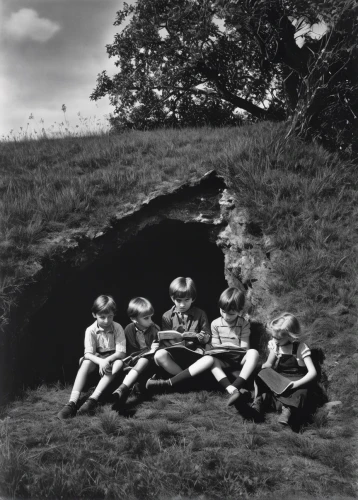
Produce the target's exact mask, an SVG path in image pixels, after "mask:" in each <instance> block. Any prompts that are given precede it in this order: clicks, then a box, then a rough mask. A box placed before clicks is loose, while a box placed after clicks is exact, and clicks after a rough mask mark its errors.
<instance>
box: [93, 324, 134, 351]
mask: <svg viewBox="0 0 358 500" xmlns="http://www.w3.org/2000/svg"><path fill="white" fill-rule="evenodd" d="M108 351H115V352H124V353H125V352H126V338H125V336H124V330H123V328H122V327H121V325H120V324H119V323H116V322H115V321H113V323H112V328H111V329H110V330H109V331H104V330H103V328H99V327H98V325H97V321H95V322H94V323H93V324H92V325H91V326H89V327H88V328H87V329H86V333H85V354H86V353H89V354H96V353H97V352H98V353H105V352H108Z"/></svg>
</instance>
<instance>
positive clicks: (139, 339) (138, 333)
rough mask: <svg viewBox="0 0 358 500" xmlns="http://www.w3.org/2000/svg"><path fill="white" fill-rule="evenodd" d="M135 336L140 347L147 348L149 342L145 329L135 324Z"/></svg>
mask: <svg viewBox="0 0 358 500" xmlns="http://www.w3.org/2000/svg"><path fill="white" fill-rule="evenodd" d="M135 336H136V340H137V342H138V345H139V348H140V349H145V348H146V347H147V343H146V341H145V337H144V331H143V330H140V329H139V328H137V327H136V326H135Z"/></svg>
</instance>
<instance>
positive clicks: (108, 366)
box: [57, 295, 126, 420]
mask: <svg viewBox="0 0 358 500" xmlns="http://www.w3.org/2000/svg"><path fill="white" fill-rule="evenodd" d="M116 310H117V306H116V303H115V302H114V300H113V298H112V297H111V296H109V295H100V296H99V297H97V299H96V300H95V301H94V303H93V306H92V316H93V317H94V318H96V321H95V322H94V323H93V324H92V325H91V326H89V327H88V328H87V330H86V333H85V353H84V357H83V358H81V360H80V368H79V370H78V372H77V376H76V379H75V383H74V385H73V389H72V392H71V396H70V400H69V402H68V403H67V404H66V405H65V406H64V407H63V408H62V410H61V411H60V412H59V413H58V414H57V417H58V418H60V419H61V420H62V419H67V418H70V417H74V416H75V415H76V413H77V404H78V401H79V399H80V395H81V392H82V390H83V388H84V386H85V384H86V382H87V380H88V376H89V375H90V373H92V372H93V371H94V370H95V369H96V366H98V368H99V374H100V375H101V380H100V381H99V383H98V385H97V387H96V389H95V391H94V393H93V394H92V395H91V397H90V398H88V399H87V401H86V402H85V403H84V404H83V405H82V406H81V408H80V409H79V411H78V414H81V415H84V414H92V413H93V412H94V410H95V408H96V406H97V403H98V399H99V397H100V395H101V394H102V392H103V391H104V390H105V389H106V388H107V387H108V386H109V384H110V383H111V382H112V380H113V379H114V378H115V376H116V375H117V374H118V373H119V372H120V371H121V370H122V368H123V362H122V361H121V359H123V358H124V357H125V354H126V339H125V336H124V331H123V328H122V327H121V325H120V324H119V323H115V322H114V321H113V317H114V315H115V313H116Z"/></svg>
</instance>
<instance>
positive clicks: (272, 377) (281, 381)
mask: <svg viewBox="0 0 358 500" xmlns="http://www.w3.org/2000/svg"><path fill="white" fill-rule="evenodd" d="M258 377H260V379H261V380H262V381H263V382H265V384H266V385H267V387H268V388H269V389H271V391H272V392H274V393H275V394H277V395H278V396H280V395H281V394H283V393H284V392H285V391H287V389H289V388H290V387H291V386H292V385H293V382H292V380H290V379H288V378H286V377H284V376H283V375H281V374H280V373H277V372H275V370H273V369H272V368H264V369H263V370H261V371H260V372H259V374H258Z"/></svg>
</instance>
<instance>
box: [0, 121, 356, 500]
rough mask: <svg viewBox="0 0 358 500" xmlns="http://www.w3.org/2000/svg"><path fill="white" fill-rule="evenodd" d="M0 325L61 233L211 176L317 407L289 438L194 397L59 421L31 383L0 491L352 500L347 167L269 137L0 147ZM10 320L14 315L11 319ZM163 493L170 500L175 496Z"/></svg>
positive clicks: (48, 395)
mask: <svg viewBox="0 0 358 500" xmlns="http://www.w3.org/2000/svg"><path fill="white" fill-rule="evenodd" d="M0 159H1V171H2V178H1V186H0V189H1V192H2V199H1V204H2V209H1V211H0V214H1V216H0V217H1V219H0V228H1V232H2V238H1V266H2V267H1V273H0V278H1V286H0V294H1V297H0V298H1V299H2V309H3V310H2V317H3V324H4V325H6V319H7V318H8V313H9V310H10V309H11V308H13V309H14V308H16V305H15V304H16V300H17V298H18V296H19V294H20V293H21V287H22V284H23V283H24V282H26V276H27V273H28V272H29V270H30V269H32V266H33V265H34V263H36V262H37V261H41V259H42V258H43V257H44V256H48V255H51V252H56V248H57V246H58V244H59V243H58V242H59V241H60V238H59V237H61V236H64V235H66V234H67V235H69V237H70V236H71V235H72V234H79V233H86V232H87V231H89V230H90V231H97V230H98V231H99V230H101V228H102V227H103V226H104V225H105V224H106V223H107V222H108V221H109V220H110V218H111V217H112V216H113V214H114V213H116V212H125V211H126V210H128V209H129V208H130V207H131V206H132V205H133V204H134V203H135V202H136V201H138V200H142V199H144V198H145V197H146V196H147V195H148V194H149V193H151V192H152V191H153V190H159V191H161V192H165V190H166V189H167V188H168V187H169V186H172V185H173V183H175V182H178V183H181V182H184V181H185V180H187V179H189V178H192V177H193V176H199V175H201V174H203V173H205V172H206V171H207V170H209V169H212V168H215V169H216V170H217V171H219V172H220V173H221V174H222V175H223V176H224V177H225V180H226V182H227V184H228V186H229V187H230V188H231V190H232V192H233V193H234V194H235V196H236V198H237V201H236V203H237V204H238V205H239V206H241V207H243V208H245V209H247V210H248V213H249V215H250V219H251V227H252V230H253V231H255V234H256V235H258V236H260V237H261V239H262V245H263V247H264V248H265V250H266V252H267V255H270V256H271V257H272V258H271V264H272V272H271V280H270V283H269V286H270V292H271V294H272V295H273V296H275V297H276V299H277V303H278V304H279V306H278V310H279V311H283V310H289V311H292V312H293V313H295V314H297V316H298V317H299V318H300V320H301V322H302V324H303V327H304V329H305V330H306V331H307V332H308V335H309V340H308V343H309V344H310V345H311V346H314V347H319V348H322V349H323V351H324V353H325V356H326V361H325V372H326V374H327V377H328V382H329V385H328V396H329V398H330V399H331V400H333V399H334V400H339V401H341V402H342V405H341V406H338V407H337V409H336V410H335V411H334V412H333V415H332V414H331V415H328V414H327V412H326V411H324V410H319V411H318V412H317V414H316V415H315V416H314V419H313V421H312V423H311V424H310V425H309V426H307V427H306V428H304V429H302V432H301V433H299V434H297V433H292V432H291V431H288V432H287V431H284V432H282V430H280V429H279V428H278V427H277V424H276V423H275V421H274V416H273V415H269V416H268V418H267V420H266V421H265V422H264V423H262V424H251V423H247V422H243V421H242V419H241V417H239V416H238V414H237V413H236V411H235V410H232V411H231V410H230V411H229V410H227V409H226V408H225V405H224V398H223V395H222V394H220V393H209V392H206V391H201V392H192V393H186V394H171V395H165V396H158V397H157V398H154V399H153V400H152V401H135V400H134V399H133V400H132V401H130V406H133V408H134V409H133V412H129V413H128V415H127V418H126V416H118V415H117V414H115V413H114V412H112V411H111V410H110V407H108V406H104V407H103V408H101V409H100V410H99V411H98V413H97V414H96V416H95V417H93V418H90V417H81V418H80V417H79V418H77V419H74V420H73V421H71V422H66V423H65V425H63V424H62V423H59V422H58V421H56V419H55V418H54V415H55V414H56V412H57V411H58V409H59V408H60V407H61V405H62V404H63V403H65V402H66V399H67V397H68V393H69V388H66V389H64V388H61V387H46V386H42V387H40V388H38V389H37V390H29V391H28V392H27V393H26V394H25V395H24V397H23V398H22V399H20V400H18V401H15V402H14V403H12V404H11V405H10V406H9V407H7V408H5V409H4V410H3V415H2V418H3V420H2V421H1V440H2V441H1V448H0V471H1V472H0V484H1V489H0V491H1V492H2V493H3V495H7V496H11V497H12V498H33V497H45V496H47V497H48V498H60V497H62V498H126V499H127V498H128V499H130V498H133V499H134V498H163V499H164V498H171V497H174V496H176V498H188V497H189V498H198V497H200V498H208V499H209V498H218V499H219V498H233V499H234V498H240V497H242V498H248V497H253V498H279V497H284V498H309V497H313V498H322V499H323V498H347V497H353V496H354V490H353V485H354V482H355V479H354V468H355V467H354V465H355V463H354V457H355V456H356V449H355V448H356V414H357V410H356V408H357V399H358V398H357V396H358V394H357V392H358V384H357V382H358V379H357V368H358V358H357V355H354V354H355V353H356V331H355V329H354V327H355V323H356V314H357V309H356V302H355V301H356V297H357V279H356V269H357V253H356V252H355V249H356V248H357V228H356V226H355V225H354V224H353V221H354V220H356V219H355V216H356V210H357V209H356V207H357V190H356V176H355V173H354V165H351V164H349V163H345V162H343V161H341V160H340V159H339V158H338V157H337V156H335V155H332V154H329V153H327V152H326V151H325V150H324V149H322V148H320V147H318V146H316V145H307V144H303V143H301V142H300V141H297V140H295V139H294V138H290V139H288V140H286V139H285V129H284V127H283V126H282V125H276V124H268V123H266V124H258V125H253V126H248V127H243V128H240V129H209V128H207V129H195V130H189V129H186V130H182V131H170V130H169V131H160V132H141V133H139V132H133V133H128V134H125V135H122V136H103V137H93V138H90V137H88V138H67V139H61V140H54V139H53V140H50V139H48V140H40V141H29V142H20V143H4V144H2V145H1V152H0ZM15 310H16V309H15ZM178 495H179V496H178Z"/></svg>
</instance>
